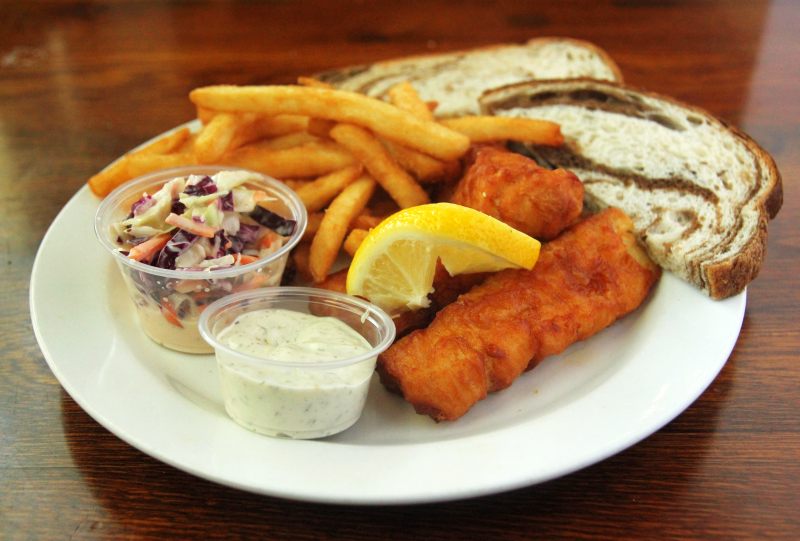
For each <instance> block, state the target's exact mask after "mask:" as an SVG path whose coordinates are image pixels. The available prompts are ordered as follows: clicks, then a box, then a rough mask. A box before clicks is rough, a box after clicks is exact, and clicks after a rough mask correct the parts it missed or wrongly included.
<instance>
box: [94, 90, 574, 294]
mask: <svg viewBox="0 0 800 541" xmlns="http://www.w3.org/2000/svg"><path fill="white" fill-rule="evenodd" d="M189 98H190V99H191V101H192V102H193V103H194V104H195V106H196V107H197V115H198V119H199V120H200V123H201V124H202V127H201V128H200V129H199V131H196V132H193V131H192V130H190V129H189V128H186V127H182V128H179V129H176V130H173V131H172V132H170V133H168V134H166V135H164V136H162V137H161V138H159V139H157V140H155V141H154V142H152V143H150V144H148V145H146V146H144V147H141V148H139V149H137V150H135V151H131V152H129V153H128V154H126V155H124V156H122V157H121V158H120V159H119V160H117V161H115V162H114V163H113V164H111V165H110V166H108V167H107V168H106V169H104V170H103V171H101V172H100V173H98V174H97V175H95V176H93V177H92V178H91V179H90V180H89V186H90V188H91V190H92V191H93V192H94V193H95V194H96V195H98V196H100V197H103V196H105V195H107V194H108V193H110V192H111V191H112V190H113V189H114V188H116V187H117V186H119V185H120V184H122V183H124V182H126V181H128V180H130V179H132V178H135V177H138V176H140V175H143V174H146V173H149V172H152V171H156V170H160V169H165V168H170V167H179V166H186V165H194V164H217V165H231V166H237V167H242V168H245V169H250V170H253V171H258V172H261V173H264V174H267V175H269V176H272V177H274V178H277V179H279V180H281V181H283V182H285V183H286V184H287V185H289V186H290V187H291V188H293V189H294V190H295V191H296V192H297V193H298V195H299V196H300V198H301V200H302V201H303V203H304V204H305V206H306V208H307V210H308V214H309V222H308V228H307V230H306V233H305V236H304V239H303V242H302V243H301V244H300V245H298V247H297V248H295V250H294V252H293V256H292V257H293V260H294V263H295V265H296V267H297V269H298V271H299V272H300V275H301V276H302V277H303V278H304V279H306V280H311V281H313V282H315V283H321V282H324V281H325V280H326V279H327V278H328V276H329V275H330V274H331V270H332V268H333V267H334V264H335V262H336V260H337V258H338V257H339V254H340V252H341V251H342V249H343V250H344V251H345V252H346V253H348V254H350V255H351V256H352V255H353V254H354V253H355V250H356V249H357V248H358V246H359V244H360V243H361V241H362V240H363V239H364V237H365V236H366V235H367V233H368V231H369V229H370V228H372V227H374V226H376V225H377V224H378V223H380V221H381V220H382V219H383V218H385V217H386V216H388V215H389V214H392V213H393V212H395V211H397V210H398V209H401V208H406V207H410V206H415V205H422V204H425V203H428V202H430V195H429V194H430V193H431V191H432V187H433V185H435V184H437V183H443V182H452V181H454V180H456V179H457V178H458V177H459V176H460V174H461V168H462V164H461V158H462V157H463V156H464V155H465V154H466V153H467V151H468V150H469V148H470V146H471V145H472V144H475V143H491V142H500V141H507V140H515V141H523V142H529V143H535V144H542V145H553V146H555V145H560V144H562V142H563V138H562V135H561V131H560V129H559V126H558V125H557V124H554V123H552V122H547V121H542V120H533V119H520V118H506V117H490V116H467V117H459V118H452V119H443V120H437V119H436V118H435V116H434V111H435V106H436V104H435V103H426V102H425V101H423V100H422V99H421V98H420V96H419V95H418V94H417V92H416V91H415V89H414V88H413V86H412V85H411V84H409V83H408V82H402V83H399V84H397V85H395V86H394V87H392V88H391V89H390V91H389V92H388V101H384V100H380V99H375V98H370V97H367V96H364V95H362V94H358V93H355V92H348V91H342V90H336V89H334V88H331V87H330V86H329V85H327V84H325V83H322V82H319V81H317V80H315V79H312V78H308V77H301V78H300V79H299V80H298V84H297V85H284V86H226V85H220V86H209V87H203V88H198V89H196V90H193V91H192V92H191V93H190V95H189Z"/></svg>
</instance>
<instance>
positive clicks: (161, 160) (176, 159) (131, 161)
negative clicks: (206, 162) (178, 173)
mask: <svg viewBox="0 0 800 541" xmlns="http://www.w3.org/2000/svg"><path fill="white" fill-rule="evenodd" d="M195 163H196V162H195V158H194V155H193V154H188V153H186V154H184V153H180V154H178V153H176V154H132V155H131V156H129V157H128V168H127V170H128V175H129V178H135V177H138V176H141V175H145V174H147V173H152V172H153V171H158V170H159V169H169V168H171V167H181V166H184V165H194V164H195Z"/></svg>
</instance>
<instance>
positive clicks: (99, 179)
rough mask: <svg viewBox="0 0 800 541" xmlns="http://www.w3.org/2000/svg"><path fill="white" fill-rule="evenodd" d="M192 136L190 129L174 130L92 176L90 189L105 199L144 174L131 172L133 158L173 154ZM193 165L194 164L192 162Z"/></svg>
mask: <svg viewBox="0 0 800 541" xmlns="http://www.w3.org/2000/svg"><path fill="white" fill-rule="evenodd" d="M190 136H191V132H190V130H189V129H188V128H186V127H183V128H178V129H177V130H173V131H171V132H169V133H167V134H166V135H164V136H163V137H159V138H158V139H156V140H155V141H153V142H151V143H149V144H147V145H145V146H143V147H141V148H139V149H136V150H132V151H131V152H129V153H127V154H125V155H124V156H122V157H121V158H120V159H118V160H117V161H115V162H114V163H112V164H111V165H109V166H108V167H106V168H105V169H103V170H102V171H100V172H99V173H97V174H96V175H94V176H92V178H90V179H89V188H90V189H91V190H92V192H93V193H94V194H95V195H97V196H99V197H105V196H106V195H108V194H109V193H111V191H112V190H114V188H116V187H117V186H119V185H120V184H122V183H124V182H127V181H128V180H130V179H132V178H134V177H136V176H139V174H143V173H136V169H134V170H133V171H131V170H130V167H129V161H130V159H131V157H133V156H147V155H159V154H166V153H170V152H173V151H174V150H176V149H177V148H179V147H181V146H182V145H183V144H185V143H186V142H187V141H188V139H189V137H190ZM191 163H194V162H193V161H192V162H191ZM186 165H189V164H186ZM145 172H149V171H145Z"/></svg>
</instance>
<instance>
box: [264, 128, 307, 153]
mask: <svg viewBox="0 0 800 541" xmlns="http://www.w3.org/2000/svg"><path fill="white" fill-rule="evenodd" d="M318 140H319V139H317V138H316V137H314V136H313V135H311V134H310V133H308V132H305V131H297V132H292V133H287V134H285V135H279V136H277V137H272V138H270V139H266V140H264V141H262V142H261V143H260V144H261V146H262V147H264V148H271V149H273V150H281V149H285V148H292V147H296V146H298V145H304V144H306V143H313V142H315V141H318Z"/></svg>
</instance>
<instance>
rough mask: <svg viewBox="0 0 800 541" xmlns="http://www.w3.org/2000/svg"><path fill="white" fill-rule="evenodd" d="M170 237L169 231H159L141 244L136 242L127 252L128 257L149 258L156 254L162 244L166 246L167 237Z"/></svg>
mask: <svg viewBox="0 0 800 541" xmlns="http://www.w3.org/2000/svg"><path fill="white" fill-rule="evenodd" d="M171 237H172V235H170V234H169V233H161V234H160V235H156V236H155V237H151V238H149V239H147V240H146V241H144V242H143V243H141V244H137V245H136V246H134V247H133V248H131V251H130V252H129V253H128V257H129V258H130V259H133V260H135V261H145V260H150V259H151V258H152V257H153V256H154V255H156V254H157V253H158V252H159V251H160V250H161V249H162V248H163V247H164V246H166V244H167V242H169V239H170V238H171Z"/></svg>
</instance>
